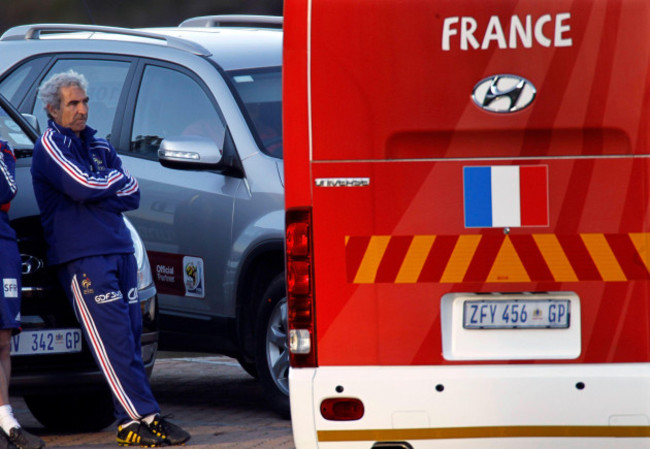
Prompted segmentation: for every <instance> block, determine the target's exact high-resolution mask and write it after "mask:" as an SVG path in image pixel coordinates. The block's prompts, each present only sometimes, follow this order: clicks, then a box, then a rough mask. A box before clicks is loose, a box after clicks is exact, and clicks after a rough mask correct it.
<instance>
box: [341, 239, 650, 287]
mask: <svg viewBox="0 0 650 449" xmlns="http://www.w3.org/2000/svg"><path fill="white" fill-rule="evenodd" d="M649 242H650V233H630V234H602V233H585V234H576V235H555V234H532V235H478V234H467V235H459V236H450V235H413V236H388V235H373V236H346V238H345V244H346V272H347V278H348V282H351V283H355V284H373V283H397V284H413V283H419V282H439V283H460V282H481V283H498V282H544V281H548V282H577V281H604V282H621V281H630V280H649V279H650V250H649V248H648V244H649Z"/></svg>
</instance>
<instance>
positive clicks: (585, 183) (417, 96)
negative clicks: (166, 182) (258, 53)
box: [283, 0, 650, 449]
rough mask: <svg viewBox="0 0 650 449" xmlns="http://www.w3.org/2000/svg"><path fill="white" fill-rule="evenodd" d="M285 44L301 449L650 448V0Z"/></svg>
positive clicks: (403, 12)
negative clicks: (649, 125)
mask: <svg viewBox="0 0 650 449" xmlns="http://www.w3.org/2000/svg"><path fill="white" fill-rule="evenodd" d="M284 29H285V30H284V39H285V41H284V56H283V58H284V65H283V70H284V72H283V77H284V79H283V82H284V86H283V95H284V107H285V110H284V136H285V137H284V141H285V157H284V159H285V180H286V208H287V212H286V213H287V231H286V232H287V272H288V305H289V332H290V349H291V370H290V391H291V394H290V396H291V408H292V420H293V427H294V439H295V443H296V448H297V449H307V448H310V449H311V448H323V449H326V448H336V449H342V448H343V449H357V448H359V449H361V448H364V449H370V448H374V449H379V448H384V449H398V448H400V449H404V448H417V449H420V448H461V447H462V448H475V447H476V448H499V449H503V448H517V449H521V448H554V449H555V448H589V449H594V448H617V449H618V448H640V447H650V303H649V299H650V291H649V288H650V283H649V280H650V255H649V253H648V251H649V236H650V207H649V206H650V182H649V180H650V143H649V141H648V130H649V127H648V124H649V118H650V89H649V88H648V86H650V62H649V61H650V2H649V1H647V0H545V1H540V0H409V1H398V0H285V22H284Z"/></svg>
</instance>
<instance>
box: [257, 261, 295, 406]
mask: <svg viewBox="0 0 650 449" xmlns="http://www.w3.org/2000/svg"><path fill="white" fill-rule="evenodd" d="M287 329H288V326H287V293H286V286H285V278H284V273H281V274H279V275H278V276H276V277H275V278H274V279H273V281H272V282H271V284H270V285H269V287H268V288H267V289H266V292H265V293H264V295H263V296H262V298H261V301H260V306H259V310H258V315H257V326H256V327H255V335H256V338H255V345H256V354H255V356H256V357H255V361H256V365H257V374H258V376H259V380H260V382H261V383H262V386H263V387H264V392H265V395H266V396H267V399H268V400H269V402H270V404H271V406H272V407H273V408H274V409H275V410H277V411H278V412H279V413H280V414H281V415H282V416H283V417H285V418H288V417H289V341H288V336H287Z"/></svg>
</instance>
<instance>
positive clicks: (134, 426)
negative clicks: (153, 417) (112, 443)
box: [117, 421, 165, 447]
mask: <svg viewBox="0 0 650 449" xmlns="http://www.w3.org/2000/svg"><path fill="white" fill-rule="evenodd" d="M117 444H119V445H120V446H140V447H159V446H163V445H164V444H165V440H163V439H162V438H160V437H159V436H157V435H154V434H153V433H152V432H151V430H149V427H148V426H147V425H146V424H145V423H143V422H142V421H132V422H130V423H128V424H125V425H119V426H117Z"/></svg>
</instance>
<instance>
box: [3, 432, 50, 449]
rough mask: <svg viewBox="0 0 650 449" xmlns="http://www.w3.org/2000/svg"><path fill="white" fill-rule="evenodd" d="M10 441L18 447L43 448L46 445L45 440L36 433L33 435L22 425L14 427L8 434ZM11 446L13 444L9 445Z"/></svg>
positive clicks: (27, 448)
mask: <svg viewBox="0 0 650 449" xmlns="http://www.w3.org/2000/svg"><path fill="white" fill-rule="evenodd" d="M7 440H9V443H12V444H14V445H15V446H16V447H17V448H18V449H41V448H42V447H45V441H43V440H41V439H40V438H39V437H37V436H36V435H32V434H31V433H29V432H28V431H26V430H25V429H23V428H22V427H14V428H13V429H11V430H10V431H9V435H7ZM8 447H11V446H8Z"/></svg>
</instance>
